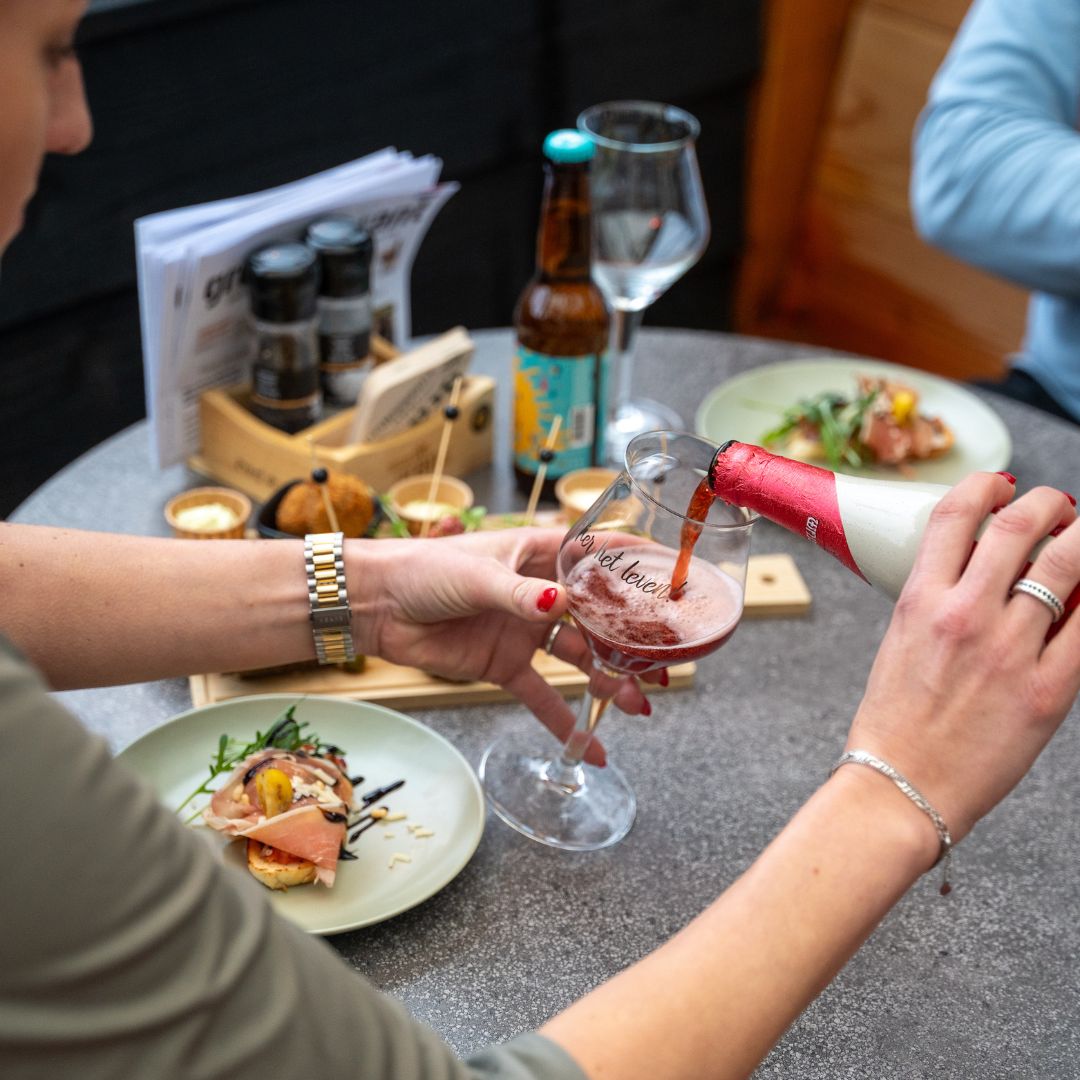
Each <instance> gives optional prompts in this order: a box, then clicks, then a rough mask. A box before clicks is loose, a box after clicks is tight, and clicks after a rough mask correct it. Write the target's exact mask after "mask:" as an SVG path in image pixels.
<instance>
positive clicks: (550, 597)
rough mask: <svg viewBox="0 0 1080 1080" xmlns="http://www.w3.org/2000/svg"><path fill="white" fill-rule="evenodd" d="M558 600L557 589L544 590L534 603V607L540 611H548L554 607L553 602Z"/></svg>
mask: <svg viewBox="0 0 1080 1080" xmlns="http://www.w3.org/2000/svg"><path fill="white" fill-rule="evenodd" d="M558 598H559V590H558V589H545V590H544V591H543V592H542V593H541V594H540V599H539V600H537V601H536V606H537V607H538V608H539V609H540V610H541V611H550V610H551V609H552V608H553V607H554V606H555V601H556V600H558Z"/></svg>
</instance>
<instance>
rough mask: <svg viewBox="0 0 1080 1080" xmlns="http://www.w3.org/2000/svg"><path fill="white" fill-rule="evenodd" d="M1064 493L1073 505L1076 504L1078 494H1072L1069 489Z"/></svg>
mask: <svg viewBox="0 0 1080 1080" xmlns="http://www.w3.org/2000/svg"><path fill="white" fill-rule="evenodd" d="M1063 494H1064V496H1065V498H1066V499H1068V500H1069V502H1071V503H1072V504H1073V506H1075V505H1076V496H1075V495H1070V494H1069V493H1068V492H1067V491H1066V492H1063Z"/></svg>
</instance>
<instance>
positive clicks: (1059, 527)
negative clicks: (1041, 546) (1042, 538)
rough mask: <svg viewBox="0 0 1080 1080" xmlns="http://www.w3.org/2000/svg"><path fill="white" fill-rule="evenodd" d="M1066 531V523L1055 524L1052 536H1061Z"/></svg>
mask: <svg viewBox="0 0 1080 1080" xmlns="http://www.w3.org/2000/svg"><path fill="white" fill-rule="evenodd" d="M1064 531H1065V526H1064V525H1055V526H1054V527H1053V528H1052V529H1051V530H1050V535H1051V536H1060V535H1061V534H1062V533H1063V532H1064Z"/></svg>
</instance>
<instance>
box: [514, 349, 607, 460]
mask: <svg viewBox="0 0 1080 1080" xmlns="http://www.w3.org/2000/svg"><path fill="white" fill-rule="evenodd" d="M607 369H608V363H607V356H606V355H600V356H597V355H595V354H592V355H588V356H546V355H545V354H544V353H537V352H533V351H532V350H531V349H526V348H524V347H523V346H521V345H519V346H518V350H517V358H516V361H515V366H514V462H515V464H516V465H517V467H518V468H519V469H521V470H522V471H523V472H529V473H535V472H536V471H537V470H538V469H539V467H540V451H541V450H543V448H544V446H545V445H546V444H547V439H548V433H549V432H550V431H551V425H552V423H553V422H554V420H555V417H556V416H559V417H562V422H561V424H560V425H559V433H558V436H557V437H556V440H555V457H554V458H553V459H552V461H551V462H550V463H549V464H548V476H562V475H563V474H564V473H568V472H572V471H573V470H574V469H584V468H587V467H588V466H590V465H592V464H593V445H594V444H595V443H597V441H598V439H602V438H603V426H604V415H603V414H604V409H603V407H602V406H601V407H600V408H599V409H598V408H597V398H598V395H599V400H600V401H601V402H603V401H604V400H606V383H607Z"/></svg>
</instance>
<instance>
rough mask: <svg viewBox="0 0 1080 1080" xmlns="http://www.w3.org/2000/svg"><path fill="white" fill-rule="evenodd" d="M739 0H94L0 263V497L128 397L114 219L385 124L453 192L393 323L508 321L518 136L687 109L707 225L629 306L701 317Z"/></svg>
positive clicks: (358, 142) (17, 492)
mask: <svg viewBox="0 0 1080 1080" xmlns="http://www.w3.org/2000/svg"><path fill="white" fill-rule="evenodd" d="M760 2H761V0H722V2H720V3H717V2H716V0H713V2H711V3H710V2H709V0H512V2H507V0H459V2H458V3H451V4H447V3H445V2H436V0H393V2H379V3H371V2H368V3H362V2H360V0H97V2H95V3H92V4H91V9H90V14H89V15H88V17H87V19H86V21H85V23H84V26H83V29H82V32H81V47H80V52H81V56H82V60H83V65H84V70H85V76H86V83H87V90H88V95H89V98H90V102H91V107H92V109H93V112H94V119H95V126H96V135H95V139H94V143H93V145H92V146H91V148H90V149H89V150H88V151H87V152H86V153H84V154H83V155H81V156H80V157H78V158H73V159H63V158H53V159H50V160H49V161H48V162H47V163H46V165H45V169H44V171H43V173H42V177H41V186H40V191H39V194H38V196H37V197H36V198H35V200H34V202H33V203H32V204H31V207H30V209H29V212H28V215H27V222H26V228H25V230H24V232H23V234H22V235H21V236H20V237H19V238H18V239H17V240H16V241H15V243H14V244H13V245H12V246H11V248H10V249H9V251H8V252H7V254H6V255H5V256H4V260H3V270H2V274H0V442H2V445H0V462H3V466H2V468H3V472H2V473H0V515H4V514H7V513H9V512H10V511H11V510H12V509H13V508H14V507H15V506H16V505H17V503H18V502H19V501H20V500H21V499H22V498H25V497H26V495H28V494H29V493H30V492H31V491H32V490H33V489H34V488H35V487H37V486H38V485H39V484H40V483H41V482H43V481H44V480H45V479H46V478H47V477H48V476H50V475H51V474H52V473H53V472H55V471H56V470H57V469H59V468H61V467H62V466H63V465H65V464H66V463H67V462H69V461H70V460H72V458H74V457H75V456H77V455H78V454H79V453H81V452H82V451H83V450H85V449H88V448H89V447H90V446H93V445H94V444H95V443H97V442H100V441H101V440H102V439H103V438H105V437H106V436H108V435H110V434H112V433H113V432H115V431H118V430H120V429H121V428H123V427H125V426H126V425H128V424H130V423H132V422H133V421H135V420H137V419H139V418H140V417H142V416H144V415H145V407H144V396H143V379H142V358H141V352H140V347H139V332H138V303H137V299H136V296H135V288H134V279H135V270H134V244H133V228H132V223H133V221H134V219H135V218H137V217H139V216H140V215H142V214H147V213H151V212H154V211H157V210H162V209H168V208H171V207H176V206H185V205H189V204H191V203H196V202H202V201H205V200H208V199H216V198H222V197H224V196H228V195H236V194H241V193H244V192H248V191H254V190H259V189H261V188H265V187H269V186H272V185H274V184H279V183H283V182H285V181H288V180H293V179H296V178H298V177H300V176H304V175H306V174H308V173H312V172H316V171H318V170H320V169H324V168H328V167H330V166H332V165H336V164H339V163H341V162H343V161H347V160H351V159H352V158H356V157H359V156H361V155H363V154H365V153H369V152H370V151H373V150H376V149H379V148H380V147H382V146H386V145H395V146H397V147H399V148H401V149H408V150H412V151H413V152H415V153H418V154H419V153H434V154H437V155H438V156H440V157H441V158H442V159H443V161H444V162H445V167H444V170H443V176H444V178H446V179H454V180H458V181H460V182H461V185H462V186H461V191H460V192H459V193H458V194H457V195H455V196H454V197H453V198H452V199H451V200H450V202H449V203H448V204H447V206H446V207H445V208H444V209H443V211H442V212H441V214H440V215H439V217H438V218H437V219H436V220H435V223H434V225H433V227H432V229H431V231H430V233H429V234H428V237H427V239H426V240H425V242H424V244H423V246H422V247H421V249H420V254H419V256H418V258H417V261H416V266H415V270H414V275H413V330H414V333H418V334H419V333H427V332H435V331H439V330H442V329H445V328H447V327H448V326H451V325H453V324H455V323H464V324H465V325H466V326H469V327H474V328H479V327H483V326H494V325H504V324H506V323H508V322H509V320H510V315H511V311H512V309H513V305H514V301H515V299H516V297H517V294H518V292H519V291H520V289H521V287H522V285H523V284H524V282H525V280H526V279H527V278H528V276H529V273H530V270H531V265H532V257H533V241H534V235H535V228H536V220H537V211H538V202H539V192H540V179H541V173H540V157H539V147H540V143H541V141H542V139H543V136H544V134H545V133H546V132H547V131H548V130H550V129H551V128H554V127H562V126H573V123H574V119H575V117H576V116H577V114H578V112H579V111H580V110H581V109H582V108H584V107H585V106H586V105H589V104H592V103H593V102H596V101H602V100H608V99H613V98H622V97H638V98H648V99H655V100H663V101H669V102H672V103H674V104H677V105H681V106H683V107H684V108H687V109H689V110H690V111H691V112H692V113H694V114H695V115H696V116H697V117H698V118H699V119H700V121H701V125H702V136H701V140H700V144H699V147H698V152H699V157H700V161H701V170H702V175H703V177H704V181H705V185H706V190H707V195H708V202H709V207H710V212H711V215H712V224H713V233H712V240H711V243H710V246H709V250H708V252H707V253H706V255H705V256H704V257H703V258H702V260H701V262H700V263H699V264H698V265H697V266H696V267H695V268H693V269H692V270H691V271H690V272H689V273H688V274H687V275H686V277H685V278H684V279H683V280H682V281H681V282H679V283H678V284H677V285H676V286H675V287H674V288H673V289H672V291H671V292H670V293H669V294H668V295H667V296H666V297H663V298H662V299H661V300H660V301H659V302H658V303H657V304H656V305H655V306H654V307H653V308H652V309H651V310H650V311H649V313H648V314H647V316H646V319H647V322H648V323H649V324H651V325H683V326H693V327H706V328H718V329H722V328H725V327H726V326H727V325H728V306H729V299H730V291H731V280H732V273H733V266H734V260H735V258H736V255H737V252H738V248H739V242H740V235H741V229H740V220H741V205H742V196H741V182H742V171H743V165H742V162H743V144H744V138H745V130H744V129H745V118H746V108H747V96H748V90H749V86H750V84H751V81H752V79H753V77H754V76H755V74H756V72H757V68H758V64H759V56H760V25H759V21H760V20H759V8H760Z"/></svg>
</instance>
